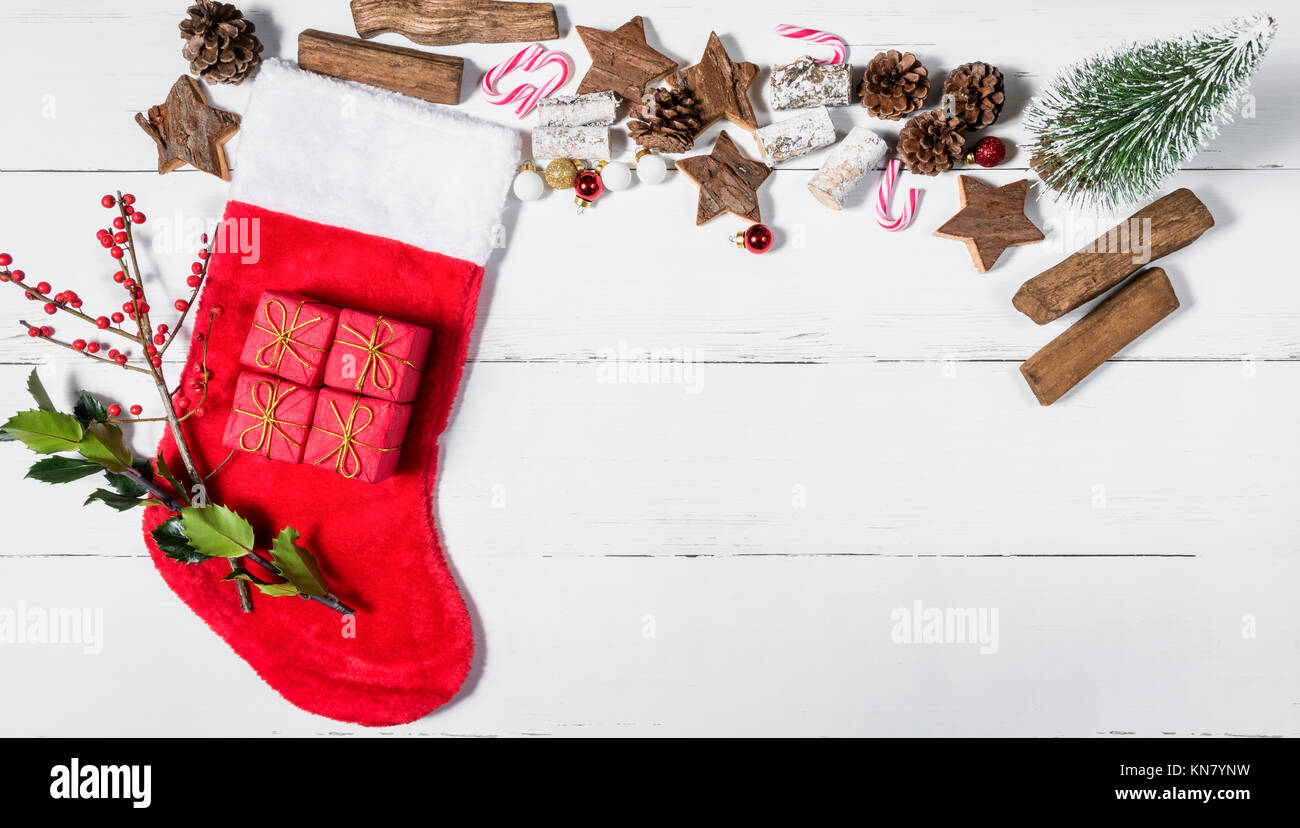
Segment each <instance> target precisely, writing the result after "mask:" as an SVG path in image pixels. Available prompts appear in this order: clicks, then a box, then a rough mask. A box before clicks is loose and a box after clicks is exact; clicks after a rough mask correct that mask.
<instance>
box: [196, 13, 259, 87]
mask: <svg viewBox="0 0 1300 828" xmlns="http://www.w3.org/2000/svg"><path fill="white" fill-rule="evenodd" d="M186 11H187V12H188V13H189V17H188V18H186V19H185V20H182V21H181V25H180V29H181V39H182V40H184V41H185V48H184V49H183V50H182V51H181V54H182V55H183V56H184V57H185V59H186V60H188V61H189V62H190V71H191V72H193V73H194V74H196V75H198V76H199V77H201V78H203V79H204V80H205V81H207V82H208V83H233V84H240V83H243V81H244V79H245V78H248V77H250V76H252V74H253V72H255V71H257V66H258V64H260V63H261V62H262V41H260V40H258V39H257V37H256V36H255V35H254V34H253V30H254V26H253V23H252V21H251V20H245V19H244V13H243V12H241V11H240V10H239V9H237V8H235V7H234V6H233V5H231V4H230V3H215V2H212V0H199V2H197V3H195V4H194V5H193V6H190V7H189V8H188V9H187V10H186Z"/></svg>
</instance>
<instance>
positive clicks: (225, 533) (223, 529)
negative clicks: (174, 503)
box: [181, 504, 253, 558]
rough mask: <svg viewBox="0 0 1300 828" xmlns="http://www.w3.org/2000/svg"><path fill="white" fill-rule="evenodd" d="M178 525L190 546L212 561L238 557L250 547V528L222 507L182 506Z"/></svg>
mask: <svg viewBox="0 0 1300 828" xmlns="http://www.w3.org/2000/svg"><path fill="white" fill-rule="evenodd" d="M181 526H183V527H184V529H185V536H186V537H188V538H189V539H190V545H191V546H193V547H194V548H195V549H197V550H198V551H199V552H200V553H202V554H204V555H209V556H211V557H213V558H238V557H241V556H243V555H247V554H248V553H249V552H250V551H251V550H252V548H253V527H252V526H250V525H249V523H248V521H246V520H244V519H243V518H242V517H240V516H239V515H238V514H236V513H235V512H234V511H232V510H230V509H227V508H226V507H225V506H218V505H216V504H212V505H209V506H203V507H197V506H186V507H185V508H184V509H182V510H181Z"/></svg>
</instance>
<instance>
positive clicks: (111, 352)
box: [108, 348, 121, 359]
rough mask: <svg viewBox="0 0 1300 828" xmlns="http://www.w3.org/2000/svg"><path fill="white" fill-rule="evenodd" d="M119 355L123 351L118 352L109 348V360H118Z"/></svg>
mask: <svg viewBox="0 0 1300 828" xmlns="http://www.w3.org/2000/svg"><path fill="white" fill-rule="evenodd" d="M119 353H121V351H119V350H117V349H116V348H109V349H108V358H109V359H117V355H118V354H119Z"/></svg>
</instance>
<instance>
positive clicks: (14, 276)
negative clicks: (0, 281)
mask: <svg viewBox="0 0 1300 828" xmlns="http://www.w3.org/2000/svg"><path fill="white" fill-rule="evenodd" d="M9 278H10V279H13V280H14V281H15V282H21V281H22V280H23V279H26V278H27V274H26V273H23V272H22V271H21V270H15V271H14V272H13V273H10V274H9Z"/></svg>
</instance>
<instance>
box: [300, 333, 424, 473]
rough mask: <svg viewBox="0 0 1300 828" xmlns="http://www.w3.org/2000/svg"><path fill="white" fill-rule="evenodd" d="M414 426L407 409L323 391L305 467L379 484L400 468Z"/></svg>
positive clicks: (308, 440) (318, 400) (367, 398)
mask: <svg viewBox="0 0 1300 828" xmlns="http://www.w3.org/2000/svg"><path fill="white" fill-rule="evenodd" d="M345 312H346V311H345ZM410 420H411V406H409V405H403V404H401V403H395V402H390V401H389V400H377V399H373V398H371V397H359V396H357V395H356V394H349V393H346V392H343V391H335V390H333V389H331V388H324V389H322V390H321V391H320V392H318V395H317V400H316V416H315V418H314V419H313V420H312V424H311V432H310V433H309V434H308V435H307V450H306V453H305V454H304V455H303V462H305V463H310V464H312V465H314V466H321V467H324V468H331V469H334V471H336V472H338V473H339V474H341V475H343V476H344V477H347V478H352V479H355V480H361V481H364V482H366V483H378V482H379V481H380V480H383V479H384V478H386V477H388V476H389V475H391V474H392V473H393V470H394V469H396V468H397V461H398V459H399V458H400V457H401V454H402V451H401V446H402V439H403V438H404V437H405V436H406V426H407V424H408V423H409V422H410Z"/></svg>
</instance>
